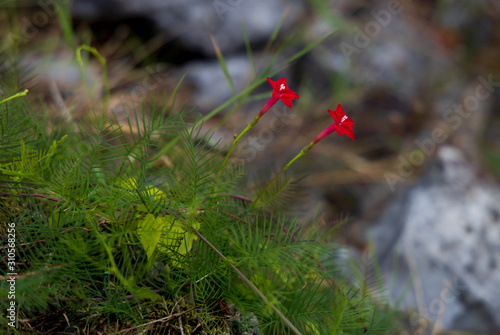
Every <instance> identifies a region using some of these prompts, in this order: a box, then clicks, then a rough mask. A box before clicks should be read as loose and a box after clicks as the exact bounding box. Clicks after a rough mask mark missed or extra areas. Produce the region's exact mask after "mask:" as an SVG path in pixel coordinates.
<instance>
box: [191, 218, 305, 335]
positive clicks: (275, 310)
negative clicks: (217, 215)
mask: <svg viewBox="0 0 500 335" xmlns="http://www.w3.org/2000/svg"><path fill="white" fill-rule="evenodd" d="M191 229H192V230H193V231H194V233H195V234H196V235H197V236H198V237H199V238H200V239H201V240H202V241H203V242H205V243H206V244H207V245H208V246H209V247H210V249H212V250H213V251H215V253H216V254H217V255H219V257H220V258H222V259H223V260H225V261H227V259H226V257H225V256H224V255H223V254H222V253H221V252H220V251H219V250H218V249H217V248H216V247H215V246H213V245H212V243H210V242H209V241H208V240H207V239H206V238H205V237H204V236H203V235H201V233H200V232H199V231H197V230H196V229H194V228H191ZM227 264H229V266H230V267H231V269H233V271H234V272H236V273H237V274H238V276H240V278H241V280H243V281H244V282H245V284H247V285H248V286H250V288H251V289H252V291H254V292H255V294H257V295H258V296H259V297H260V298H261V299H262V300H263V301H264V302H265V303H266V304H267V305H269V300H267V298H266V296H265V295H264V293H262V292H261V291H260V290H259V289H258V288H257V287H256V286H255V285H254V284H253V283H252V282H251V281H250V280H249V279H248V278H247V277H246V276H245V275H244V274H243V273H242V272H241V271H240V270H238V268H237V267H236V266H234V265H233V264H231V263H230V262H227ZM270 305H271V308H272V310H273V311H274V312H275V313H276V314H277V315H278V316H279V317H280V319H281V320H282V321H283V322H284V323H285V324H286V325H287V326H288V327H289V328H290V329H291V330H292V331H293V332H294V333H295V334H298V335H302V333H301V332H300V331H299V330H298V329H297V328H296V327H295V326H294V325H293V324H292V323H291V322H290V320H288V319H287V317H286V316H285V315H283V313H281V312H280V310H279V309H278V308H276V306H274V305H273V304H270Z"/></svg>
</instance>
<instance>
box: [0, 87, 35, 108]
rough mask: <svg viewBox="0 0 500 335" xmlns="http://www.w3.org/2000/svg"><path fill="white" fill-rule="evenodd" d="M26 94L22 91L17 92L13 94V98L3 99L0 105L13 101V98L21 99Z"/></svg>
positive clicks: (26, 92)
mask: <svg viewBox="0 0 500 335" xmlns="http://www.w3.org/2000/svg"><path fill="white" fill-rule="evenodd" d="M26 94H28V90H24V92H19V93H16V94H14V95H13V96H11V97H8V98H7V99H3V100H2V101H0V105H1V104H3V103H5V102H7V101H10V100H12V99H15V98H19V97H22V96H25V95H26Z"/></svg>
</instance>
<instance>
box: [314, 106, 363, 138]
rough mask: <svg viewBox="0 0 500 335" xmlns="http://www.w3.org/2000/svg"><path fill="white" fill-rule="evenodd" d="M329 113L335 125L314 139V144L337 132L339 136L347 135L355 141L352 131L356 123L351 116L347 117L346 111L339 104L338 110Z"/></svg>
mask: <svg viewBox="0 0 500 335" xmlns="http://www.w3.org/2000/svg"><path fill="white" fill-rule="evenodd" d="M328 113H330V115H331V116H332V118H333V121H334V123H333V124H332V125H331V126H330V127H328V128H326V129H325V130H323V131H322V132H321V134H319V135H318V136H317V137H316V138H315V139H314V141H313V143H315V144H316V143H318V142H319V141H321V140H322V139H324V138H325V137H327V136H328V135H330V134H331V133H333V132H334V131H337V134H339V135H343V134H346V135H347V136H348V137H349V138H350V139H352V140H353V141H354V132H353V131H352V126H354V122H353V121H352V120H351V118H350V117H349V116H347V115H345V113H344V111H343V110H342V106H341V105H340V104H339V105H338V106H337V109H336V110H334V111H332V110H328Z"/></svg>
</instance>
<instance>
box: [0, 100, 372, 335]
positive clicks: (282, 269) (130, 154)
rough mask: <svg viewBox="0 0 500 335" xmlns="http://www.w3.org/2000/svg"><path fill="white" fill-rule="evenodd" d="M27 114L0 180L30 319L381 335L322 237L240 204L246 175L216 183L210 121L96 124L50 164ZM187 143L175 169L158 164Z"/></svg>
mask: <svg viewBox="0 0 500 335" xmlns="http://www.w3.org/2000/svg"><path fill="white" fill-rule="evenodd" d="M24 108H25V103H24V102H22V101H11V102H8V103H7V104H6V106H5V107H3V110H2V113H3V114H2V120H1V124H2V146H3V147H4V148H8V151H3V152H2V153H3V155H2V169H1V170H0V171H2V175H1V176H0V178H1V181H2V184H1V188H2V190H1V193H2V196H1V198H0V201H1V207H2V211H1V221H2V230H4V231H5V228H6V226H5V224H6V223H10V222H15V224H16V243H17V245H16V251H17V254H16V269H15V272H16V273H18V276H17V277H16V302H17V303H18V307H19V318H20V319H27V320H38V321H41V318H48V319H46V320H45V321H47V322H48V320H49V319H53V318H55V319H57V318H60V315H59V316H58V315H57V313H56V314H51V313H52V312H51V311H54V310H61V311H64V313H66V315H67V316H68V317H69V318H70V319H72V320H85V321H75V325H74V326H75V327H77V328H79V329H81V330H82V331H84V332H85V331H86V332H89V331H90V330H92V329H97V328H100V329H105V330H106V331H109V332H111V331H117V330H122V329H126V328H131V329H135V330H136V331H140V330H145V329H147V328H149V327H153V328H154V329H156V331H162V329H168V328H169V327H173V326H174V325H176V327H179V326H180V325H179V321H178V317H173V316H174V315H177V314H179V315H181V316H179V317H181V318H182V320H183V322H184V323H183V329H184V330H189V331H190V332H195V330H196V329H197V328H200V327H201V328H202V329H205V331H207V332H209V331H210V332H211V333H214V334H216V333H221V332H233V333H235V332H238V331H243V330H244V328H248V329H249V328H252V327H254V328H259V329H260V331H261V332H263V333H265V334H286V333H289V331H290V328H289V324H287V322H286V320H289V322H291V324H293V325H294V327H296V329H297V330H298V331H300V333H302V334H330V333H331V334H335V333H340V332H342V331H348V332H352V333H357V332H359V331H361V332H363V331H364V330H365V329H368V328H369V326H370V324H371V323H370V322H371V318H372V317H373V308H371V307H369V306H368V305H366V303H365V301H364V300H363V299H364V298H363V296H362V295H360V294H359V292H355V291H353V289H352V288H349V287H348V286H346V285H345V283H343V282H341V281H339V280H337V279H336V278H335V276H334V275H333V274H332V272H330V271H326V270H325V269H324V268H322V267H321V266H318V263H319V260H320V259H321V258H324V257H330V256H331V254H330V251H329V250H330V249H329V247H328V246H325V245H322V244H320V243H318V242H316V237H317V235H318V234H319V233H320V232H318V231H315V230H311V229H308V230H305V229H304V228H303V226H302V225H301V224H300V223H299V222H298V221H297V220H294V219H291V218H287V217H285V216H274V215H273V214H271V213H270V212H262V211H257V210H255V209H252V208H251V206H248V204H247V203H245V201H243V202H242V201H241V200H240V199H239V198H238V197H237V196H234V197H233V196H231V194H234V195H236V193H234V192H235V191H236V190H237V189H238V187H237V186H238V184H237V182H238V180H239V179H240V178H241V177H242V176H243V173H244V172H243V169H242V167H241V166H238V165H235V166H233V167H231V168H230V169H228V170H227V172H225V173H224V174H222V176H221V178H220V180H219V181H218V182H217V184H214V180H215V178H214V177H215V175H216V174H217V172H218V170H219V168H220V163H221V160H222V155H219V154H218V153H219V151H218V150H219V149H216V148H214V147H212V146H209V145H208V143H209V140H210V138H211V136H212V133H211V132H203V130H202V123H201V122H198V121H196V120H195V121H194V123H186V120H189V119H186V117H187V115H185V114H183V113H182V111H180V112H179V113H176V114H175V115H174V114H171V115H170V116H168V117H167V118H166V119H163V120H162V122H159V121H158V120H160V119H162V118H163V116H160V115H153V114H150V115H148V114H147V113H146V112H145V111H141V113H140V114H139V113H136V115H135V119H134V120H129V121H128V126H129V127H134V126H135V127H136V128H137V132H136V133H135V134H134V135H130V136H129V135H127V133H125V132H124V131H123V129H122V128H123V126H120V125H119V124H118V123H117V121H116V120H106V119H105V118H104V117H102V116H96V115H93V116H92V117H90V118H88V119H87V120H85V121H84V122H83V123H81V124H80V125H79V126H78V128H77V129H76V130H75V131H71V130H68V135H67V137H66V138H65V141H64V142H63V141H62V138H61V139H60V140H59V141H54V143H53V145H52V146H51V147H50V148H49V149H47V150H46V151H45V153H43V152H42V151H41V150H39V149H36V147H37V141H41V140H40V139H37V138H36V137H35V136H30V135H32V134H33V133H34V132H33V129H40V125H39V124H36V119H35V118H30V117H28V114H27V113H26V112H23V110H24ZM179 135H180V136H182V141H181V142H180V143H179V145H178V146H176V147H175V149H174V150H173V151H172V154H171V156H169V158H170V159H171V160H172V161H173V162H174V164H173V165H172V167H167V166H165V165H162V164H161V163H160V162H159V161H156V160H154V157H155V155H154V154H155V151H156V150H161V144H167V143H168V142H169V138H173V137H176V136H179ZM44 136H45V135H43V134H41V137H44ZM54 157H57V160H55V159H54ZM5 171H10V172H9V173H5ZM13 185H14V186H13ZM283 189H284V188H283ZM275 191H276V193H280V191H281V188H280V189H279V190H278V189H277V190H275ZM200 236H202V237H203V238H204V239H206V240H207V241H209V243H210V244H207V243H205V242H204V240H202V239H200ZM219 253H220V254H222V255H224V256H225V259H223V258H221V256H220V254H219ZM4 260H5V259H4ZM6 264H7V263H3V264H2V271H3V273H4V275H5V274H6V273H7V271H6V270H7V268H6ZM235 268H236V269H238V270H239V271H240V273H241V274H242V275H243V276H244V277H246V278H247V279H248V280H249V281H250V282H251V283H252V284H253V285H254V286H255V287H256V288H257V289H258V290H259V291H260V292H261V294H262V295H263V296H265V298H266V300H267V301H264V300H262V299H261V297H260V296H259V295H258V294H256V292H255V291H254V290H253V289H251V288H250V287H249V286H248V285H247V284H246V283H245V281H242V277H241V276H240V275H239V274H238V273H236V272H235V271H234V269H235ZM4 283H5V281H4V282H2V291H3V292H4V293H5V292H6V289H7V286H6V285H5V284H4ZM1 301H2V304H3V303H5V302H7V301H8V300H7V299H6V296H4V298H2V299H1ZM276 310H278V311H279V312H281V313H282V314H283V315H284V316H285V317H286V319H283V318H281V317H280V316H279V315H277V314H276V313H275V311H276ZM40 313H45V314H40ZM184 313H185V314H184ZM41 315H44V316H43V317H41ZM84 315H86V317H84V318H83V316H84ZM235 315H243V316H245V315H247V316H248V315H250V316H251V317H249V318H248V317H247V319H248V320H250V319H252V318H255V320H258V323H256V324H255V323H252V322H251V321H248V320H247V321H241V319H242V317H240V321H238V322H236V321H234V320H233V319H235ZM158 320H164V321H158ZM7 322H8V320H6V319H5V318H3V317H2V324H3V325H5V324H6V323H7ZM151 322H152V323H151ZM48 323H50V322H48ZM26 327H27V325H26V324H23V323H22V322H21V323H20V324H19V329H26ZM42 328H43V327H42ZM45 330H47V329H45Z"/></svg>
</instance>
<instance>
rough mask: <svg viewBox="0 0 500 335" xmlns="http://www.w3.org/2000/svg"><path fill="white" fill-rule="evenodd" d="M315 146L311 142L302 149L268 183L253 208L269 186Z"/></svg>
mask: <svg viewBox="0 0 500 335" xmlns="http://www.w3.org/2000/svg"><path fill="white" fill-rule="evenodd" d="M314 144H316V143H315V142H311V143H309V144H308V145H307V146H305V147H304V148H302V150H301V151H300V152H299V154H298V155H297V156H295V157H294V158H293V159H292V160H291V161H290V162H288V164H287V165H285V167H284V168H283V169H281V171H280V172H279V173H278V174H277V175H276V176H274V178H273V179H272V180H271V181H270V182H269V183H267V185H266V186H265V187H264V188H263V189H262V190H261V191H260V193H259V194H258V195H257V198H255V200H254V201H253V205H252V207H255V206H256V205H257V202H258V201H259V199H260V197H262V195H263V194H264V192H265V191H266V190H267V189H268V188H269V186H271V185H272V184H273V183H274V182H275V181H276V179H278V177H279V176H281V175H282V174H283V172H285V171H286V170H288V168H289V167H290V165H292V163H293V162H295V161H296V160H297V159H299V158H300V157H302V156H304V155H305V154H306V153H307V152H308V151H309V150H311V148H312V147H313V145H314Z"/></svg>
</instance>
